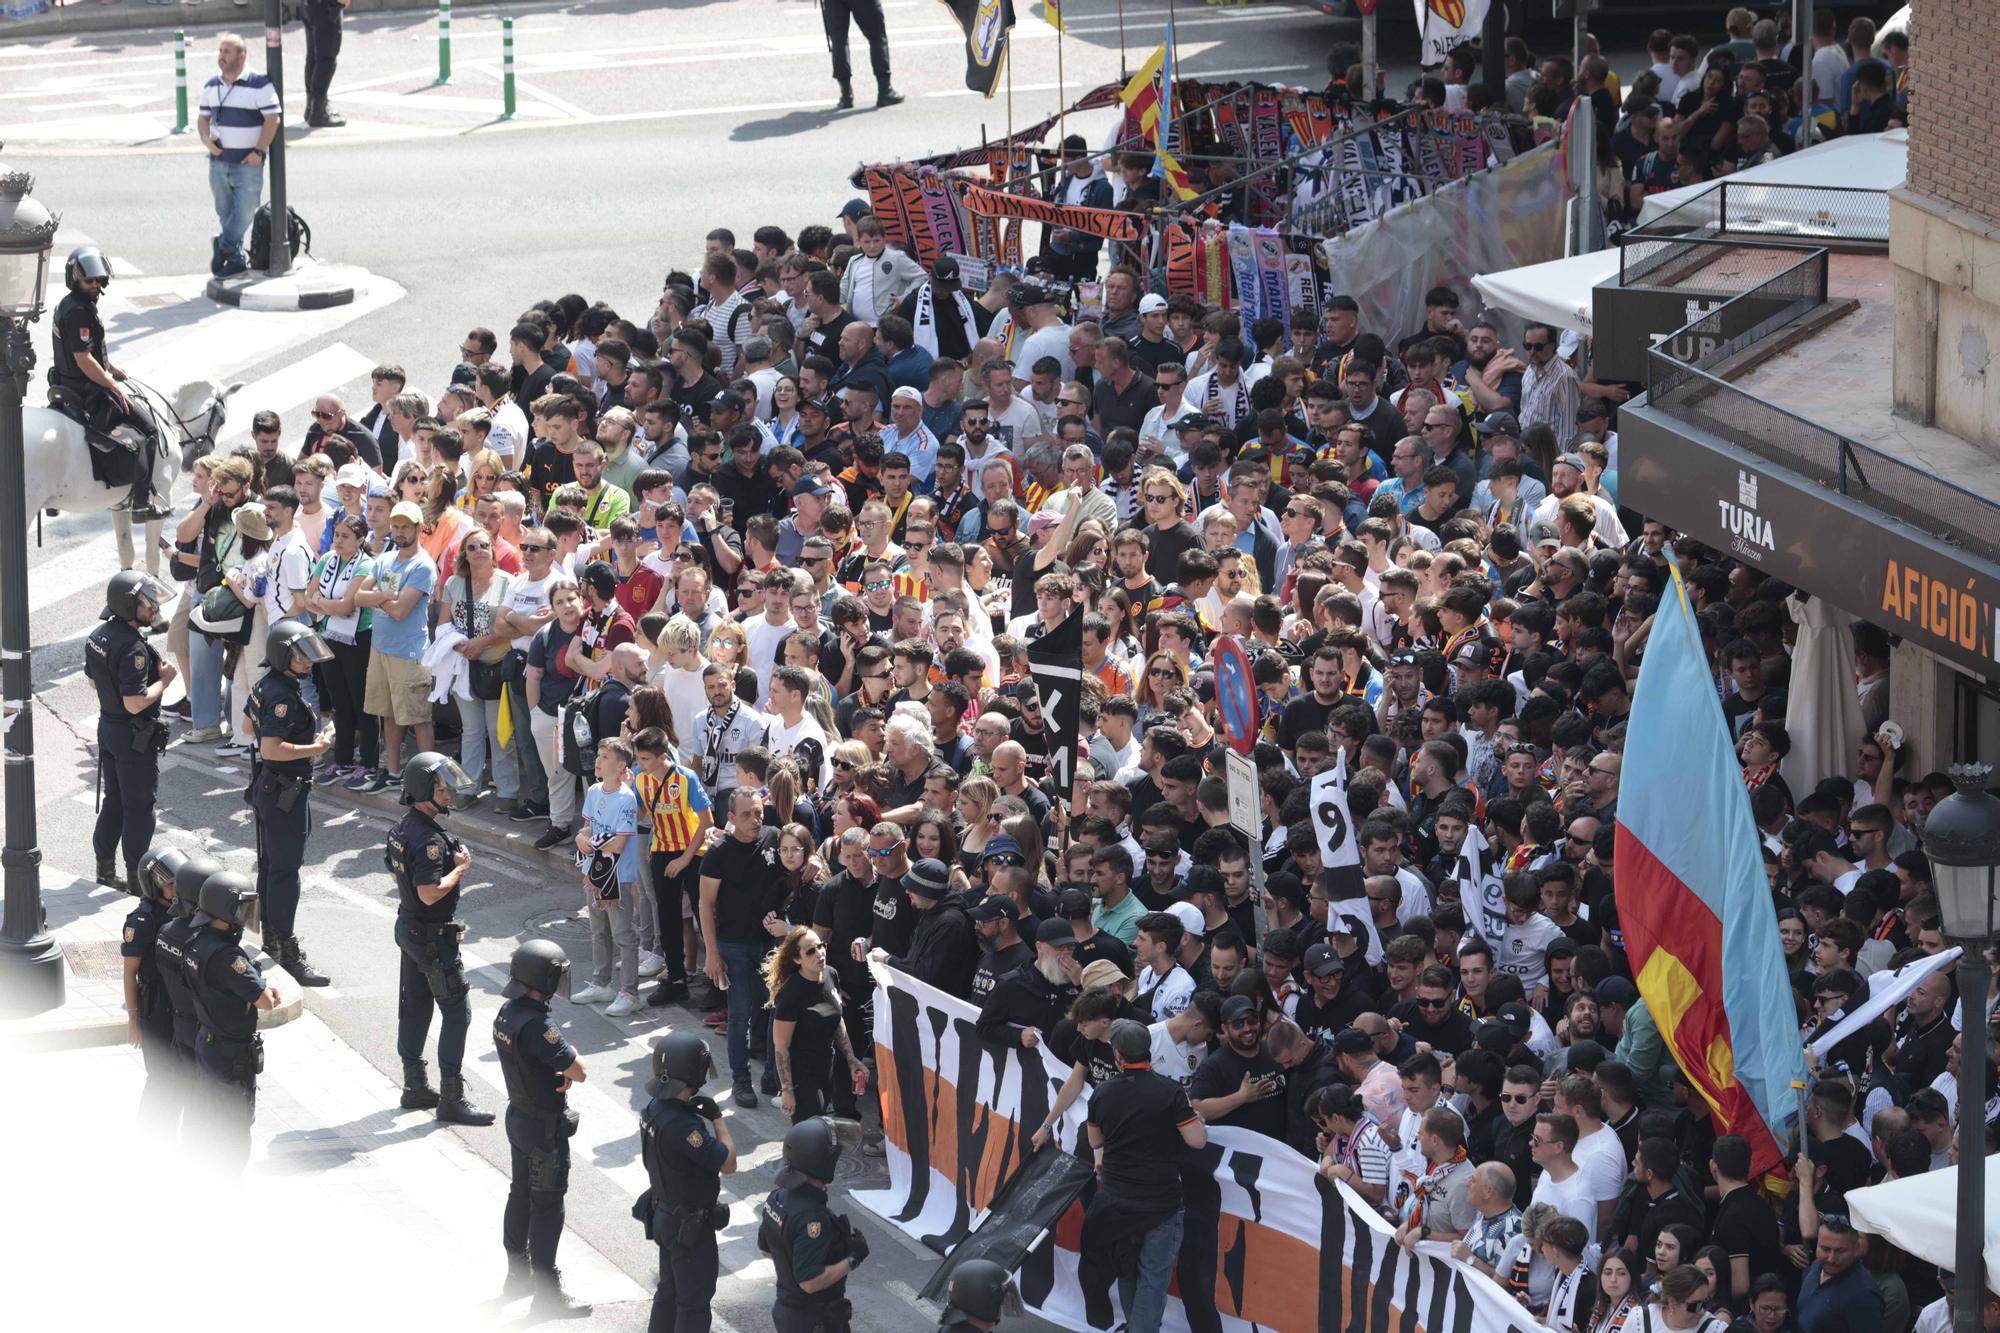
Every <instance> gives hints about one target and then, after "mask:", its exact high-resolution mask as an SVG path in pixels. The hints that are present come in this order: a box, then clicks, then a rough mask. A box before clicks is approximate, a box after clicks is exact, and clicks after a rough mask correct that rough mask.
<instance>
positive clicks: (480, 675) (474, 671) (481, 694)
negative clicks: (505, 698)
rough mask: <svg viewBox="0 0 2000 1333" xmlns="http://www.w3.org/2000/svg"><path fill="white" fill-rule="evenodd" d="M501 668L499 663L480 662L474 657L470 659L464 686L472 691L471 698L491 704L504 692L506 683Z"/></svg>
mask: <svg viewBox="0 0 2000 1333" xmlns="http://www.w3.org/2000/svg"><path fill="white" fill-rule="evenodd" d="M501 667H502V663H500V662H482V661H481V660H479V659H478V658H476V657H475V658H473V659H472V662H471V664H470V669H469V670H468V671H467V672H466V686H467V688H469V689H470V690H471V691H472V697H473V698H475V699H480V700H483V701H485V702H486V703H492V702H493V701H494V700H495V699H498V698H499V697H500V696H501V694H502V693H504V692H505V690H506V688H507V681H506V677H505V676H504V675H503V674H502V671H501Z"/></svg>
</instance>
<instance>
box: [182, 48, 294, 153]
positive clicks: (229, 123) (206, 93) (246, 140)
mask: <svg viewBox="0 0 2000 1333" xmlns="http://www.w3.org/2000/svg"><path fill="white" fill-rule="evenodd" d="M277 114H278V90H277V89H276V88H274V87H272V86H271V80H270V79H269V78H268V77H267V76H265V75H262V74H253V73H251V72H250V71H248V70H245V71H244V72H243V73H242V74H240V75H238V76H237V78H236V82H234V83H225V82H223V79H222V76H221V75H220V74H211V75H209V76H208V82H207V83H204V84H203V85H202V86H201V115H202V119H204V120H206V121H208V123H209V133H210V135H212V136H213V137H214V139H215V141H216V142H217V143H219V144H221V145H222V160H223V161H224V162H241V161H242V160H243V159H244V158H246V157H248V156H250V154H251V152H252V151H253V150H254V149H255V148H256V147H257V141H258V140H259V139H261V138H263V137H264V117H265V116H275V115H277Z"/></svg>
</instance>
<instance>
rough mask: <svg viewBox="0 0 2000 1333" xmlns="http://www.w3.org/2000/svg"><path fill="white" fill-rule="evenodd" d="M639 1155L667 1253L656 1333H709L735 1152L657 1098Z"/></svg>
mask: <svg viewBox="0 0 2000 1333" xmlns="http://www.w3.org/2000/svg"><path fill="white" fill-rule="evenodd" d="M639 1148H640V1154H641V1156H642V1157H643V1158H644V1159H645V1163H646V1175H647V1177H648V1178H649V1179H651V1181H652V1184H653V1188H652V1191H651V1193H652V1198H653V1216H652V1237H653V1242H654V1243H655V1244H656V1245H658V1246H659V1247H660V1285H659V1287H658V1288H657V1289H656V1290H655V1291H654V1293H653V1319H652V1323H651V1325H650V1326H649V1327H650V1328H651V1329H653V1330H654V1333H659V1331H660V1330H665V1331H666V1333H708V1330H709V1327H710V1325H711V1317H710V1313H709V1302H710V1301H711V1300H712V1299H713V1298H714V1296H715V1278H716V1270H717V1266H718V1260H717V1254H716V1245H715V1230H716V1229H715V1221H716V1216H715V1210H716V1208H717V1207H718V1202H717V1201H718V1200H719V1199H720V1197H721V1194H722V1177H721V1175H720V1172H721V1170H722V1163H723V1162H724V1161H725V1160H726V1159H727V1158H728V1156H729V1149H728V1148H727V1147H725V1146H724V1145H723V1142H722V1140H721V1139H719V1138H717V1137H716V1134H715V1125H714V1123H713V1122H712V1121H710V1120H709V1119H708V1118H707V1117H706V1116H703V1115H702V1114H701V1113H700V1112H698V1111H696V1110H695V1109H694V1107H693V1106H692V1105H691V1104H690V1103H689V1102H688V1101H686V1100H684V1099H681V1098H677V1097H655V1098H654V1099H653V1100H652V1101H651V1102H650V1103H649V1104H648V1105H647V1107H646V1110H645V1114H644V1115H643V1116H642V1117H641V1120H640V1127H639ZM723 1216H724V1217H725V1218H726V1217H727V1213H726V1212H725V1213H724V1214H723Z"/></svg>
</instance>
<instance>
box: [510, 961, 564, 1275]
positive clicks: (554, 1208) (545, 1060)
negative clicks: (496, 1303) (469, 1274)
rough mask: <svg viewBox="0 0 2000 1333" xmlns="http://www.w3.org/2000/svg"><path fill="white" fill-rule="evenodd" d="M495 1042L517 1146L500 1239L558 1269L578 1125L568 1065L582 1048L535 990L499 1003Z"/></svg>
mask: <svg viewBox="0 0 2000 1333" xmlns="http://www.w3.org/2000/svg"><path fill="white" fill-rule="evenodd" d="M493 1048H494V1052H495V1053H496V1054H497V1055H498V1056H499V1057H500V1073H501V1076H502V1077H503V1078H504V1079H505V1081H506V1084H507V1144H508V1147H509V1148H511V1149H512V1151H513V1163H512V1183H511V1184H510V1185H509V1187H508V1190H507V1212H506V1217H505V1220H504V1222H503V1223H502V1225H501V1233H500V1240H501V1244H503V1245H505V1246H506V1247H507V1250H508V1252H509V1253H510V1254H517V1255H518V1254H526V1255H527V1256H528V1262H529V1263H530V1265H531V1266H532V1267H534V1268H535V1269H537V1270H540V1271H543V1272H548V1271H552V1270H553V1269H554V1268H555V1266H556V1243H557V1242H558V1241H560V1240H561V1239H562V1229H563V1195H564V1193H565V1192H566V1191H567V1190H568V1189H569V1140H570V1136H571V1135H573V1134H575V1133H576V1114H575V1112H573V1111H571V1110H570V1109H569V1098H568V1095H567V1094H566V1093H565V1092H564V1091H563V1086H562V1072H563V1071H564V1070H566V1069H568V1068H569V1067H570V1066H571V1065H574V1064H575V1063H576V1052H575V1051H574V1050H572V1049H571V1048H570V1044H569V1043H568V1042H567V1041H565V1040H564V1039H563V1035H562V1033H560V1032H558V1031H557V1030H556V1026H555V1024H554V1023H553V1022H551V1021H550V1019H549V1005H548V1001H546V1000H537V999H535V998H534V997H533V996H532V995H523V996H520V997H518V998H515V999H511V1000H509V1001H507V1003H505V1004H503V1005H501V1006H500V1012H499V1014H498V1015H496V1016H495V1017H494V1020H493Z"/></svg>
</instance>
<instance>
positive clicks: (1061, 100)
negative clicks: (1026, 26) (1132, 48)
mask: <svg viewBox="0 0 2000 1333" xmlns="http://www.w3.org/2000/svg"><path fill="white" fill-rule="evenodd" d="M1064 26H1065V25H1064V24H1061V23H1058V24H1056V142H1057V144H1058V145H1060V144H1061V142H1062V141H1063V140H1064V139H1067V138H1068V137H1069V89H1068V87H1067V84H1066V82H1065V80H1064V78H1063V38H1064V37H1066V36H1068V34H1067V33H1065V32H1064V31H1063V28H1064ZM1119 59H1120V60H1121V61H1122V60H1123V59H1124V56H1123V54H1122V53H1121V55H1120V56H1119Z"/></svg>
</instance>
